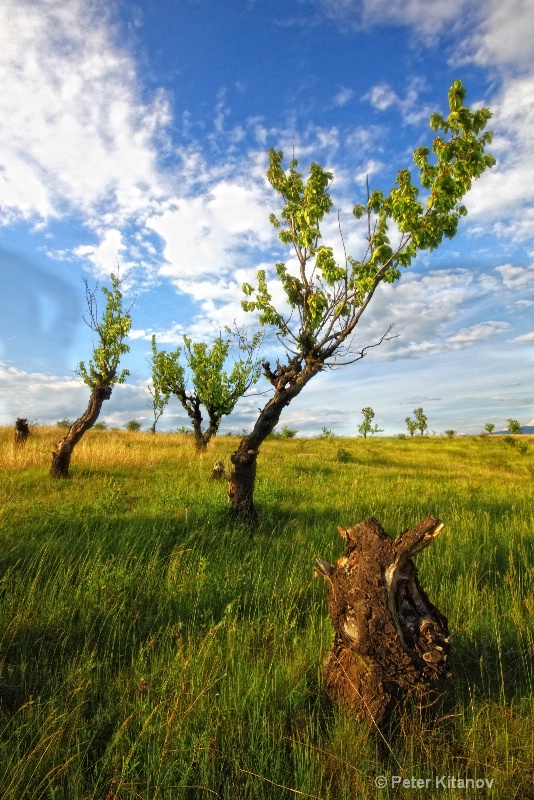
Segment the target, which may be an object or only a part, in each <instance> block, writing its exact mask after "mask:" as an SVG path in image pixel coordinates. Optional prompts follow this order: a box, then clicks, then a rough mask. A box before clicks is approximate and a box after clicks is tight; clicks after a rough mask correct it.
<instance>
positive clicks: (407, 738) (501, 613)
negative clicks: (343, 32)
mask: <svg viewBox="0 0 534 800" xmlns="http://www.w3.org/2000/svg"><path fill="white" fill-rule="evenodd" d="M60 436H61V431H59V430H58V429H36V430H35V431H34V432H33V434H32V436H31V437H30V439H29V440H28V443H27V446H26V448H24V449H23V450H20V451H15V450H14V449H13V446H12V432H11V431H10V430H5V429H4V430H2V431H0V457H1V459H2V465H3V467H2V471H1V483H0V520H1V528H0V676H1V677H0V745H1V746H0V799H1V800H30V798H31V799H32V800H33V799H34V798H47V799H48V798H50V799H51V800H58V799H59V798H61V800H77V798H80V800H82V799H83V800H89V798H92V799H94V800H101V799H102V800H103V799H104V798H106V799H111V798H120V800H124V799H125V798H132V799H133V798H143V799H146V800H156V799H157V800H162V799H165V800H167V799H168V800H171V798H172V800H174V798H184V797H185V798H209V797H221V798H232V800H233V799H234V798H238V799H240V798H283V797H297V796H299V795H297V794H295V792H300V793H302V794H301V795H300V796H302V795H304V796H306V795H308V796H314V797H320V798H322V799H324V798H331V799H332V800H334V798H335V799H336V800H337V798H340V799H341V800H354V798H360V797H361V798H374V797H377V789H376V788H375V784H374V779H375V777H376V776H377V775H391V774H394V775H403V776H408V777H410V776H412V775H415V776H417V777H422V778H426V777H428V776H434V775H451V776H464V777H473V778H478V777H483V778H488V779H493V781H494V782H493V786H492V788H491V790H489V791H487V792H486V793H485V794H486V796H489V797H492V798H508V797H514V798H519V799H521V798H524V799H525V800H526V799H527V798H529V797H531V792H532V779H533V774H532V762H533V730H534V725H533V715H532V699H533V685H534V675H533V663H534V661H533V657H534V623H533V618H534V617H533V611H534V607H533V597H534V591H533V590H534V585H533V584H534V536H533V525H532V521H533V515H532V501H533V494H534V492H533V487H534V479H533V478H534V460H533V455H532V452H531V451H532V449H533V448H532V446H531V448H530V449H529V450H528V451H527V453H525V454H521V453H520V452H519V451H518V450H516V449H514V448H512V447H510V446H508V445H507V444H506V443H505V442H504V441H503V440H502V438H501V437H489V436H487V437H478V438H467V437H462V438H456V439H452V440H449V439H445V438H431V437H428V438H420V439H406V440H399V439H372V440H369V439H368V440H363V439H358V440H351V439H333V440H319V439H315V440H299V439H295V440H287V441H281V442H280V441H276V440H274V441H267V442H266V443H265V445H264V447H263V448H262V452H261V455H260V459H259V467H258V481H257V490H256V502H257V506H258V510H259V513H260V518H261V526H260V527H259V529H258V530H256V531H251V530H250V529H248V528H246V527H240V526H236V525H231V524H230V523H229V521H228V519H227V514H226V511H227V506H226V491H227V487H226V484H225V482H224V481H223V482H218V481H212V480H210V478H209V476H210V472H211V468H212V466H213V462H214V461H215V460H216V459H217V458H223V459H224V461H225V463H226V464H227V466H228V465H229V455H230V454H231V452H232V451H233V449H235V446H236V440H235V439H232V438H230V437H221V438H219V439H217V440H216V441H215V442H213V445H212V446H211V447H210V449H209V450H208V453H207V454H206V455H204V456H200V457H199V456H197V455H196V454H195V452H194V450H193V448H192V443H191V440H190V439H189V438H188V437H185V436H178V435H171V434H156V435H155V436H152V435H150V434H148V433H127V432H121V431H117V432H115V431H98V432H97V431H92V432H90V433H88V434H87V435H86V436H85V437H84V439H83V440H82V441H81V443H80V444H79V445H78V447H77V448H76V450H75V452H74V456H73V459H72V464H71V475H70V477H69V478H68V479H67V480H59V481H58V480H53V479H51V478H49V476H48V467H49V464H50V458H51V451H52V447H53V445H54V443H55V442H56V441H57V440H58V438H60ZM524 440H525V441H529V439H528V437H524ZM429 513H433V514H436V515H437V516H439V517H440V518H441V519H443V520H444V521H445V523H446V526H447V527H446V529H445V531H444V532H443V534H442V535H441V536H440V537H439V538H438V539H437V540H436V542H435V543H434V544H433V545H432V547H431V548H429V550H428V551H425V552H424V553H423V554H422V555H421V556H420V557H419V558H418V560H417V561H418V566H419V569H420V575H421V582H422V585H423V587H424V588H425V590H426V591H427V592H428V594H429V596H430V599H431V600H432V601H433V602H434V603H435V604H436V605H437V606H438V607H439V608H440V610H441V611H442V612H444V613H445V614H446V615H447V616H448V618H449V622H450V627H451V630H452V631H453V634H454V637H455V642H454V661H453V667H452V670H453V675H452V680H451V687H450V692H449V696H448V698H447V699H446V701H444V702H443V706H442V707H440V709H439V713H438V721H437V722H436V720H434V721H433V722H432V721H430V720H425V719H421V718H420V717H419V715H418V713H417V711H416V710H414V711H410V712H408V713H407V714H406V715H405V717H404V718H402V719H401V720H397V721H396V722H395V723H393V724H392V726H390V728H388V729H387V730H384V731H381V732H379V731H377V729H376V728H375V727H374V726H373V725H372V724H371V723H370V724H369V725H364V726H355V724H354V723H353V722H352V721H351V720H349V719H346V718H344V717H343V716H340V715H338V714H337V712H335V711H334V710H332V709H331V708H330V707H329V705H328V704H327V703H326V702H325V699H324V697H323V696H322V694H321V663H322V660H323V658H324V656H325V654H326V652H327V650H328V648H329V647H330V643H331V637H332V630H331V626H330V622H329V620H328V616H327V613H326V606H325V602H324V598H325V587H324V585H323V584H322V582H321V581H318V580H315V579H314V578H313V564H314V559H315V558H316V557H318V556H320V557H322V558H326V559H329V560H331V561H335V559H336V558H337V557H338V556H339V555H340V552H341V549H342V542H341V540H340V538H339V536H338V534H337V532H336V526H337V525H345V526H348V525H352V524H355V523H356V522H359V521H361V520H363V519H365V518H366V517H368V516H370V515H371V514H374V515H375V516H376V517H377V518H378V519H379V520H380V521H381V522H382V524H383V525H384V527H385V528H386V529H387V530H388V531H389V532H390V533H392V534H396V533H398V532H399V531H400V530H401V529H403V528H405V527H408V526H410V525H412V524H413V523H414V522H417V521H418V520H419V519H420V518H422V517H424V516H426V515H427V514H429ZM282 787H286V788H282ZM379 796H380V797H384V798H386V797H393V796H395V797H396V798H399V797H400V798H403V797H406V798H418V797H420V798H424V800H427V799H428V798H433V797H436V798H438V797H439V798H453V797H459V796H461V797H466V796H469V795H468V793H467V792H459V791H458V790H456V791H455V790H452V789H450V790H449V789H445V790H444V789H435V790H433V791H431V792H428V791H423V792H421V791H419V790H414V789H410V790H405V789H403V788H402V787H401V788H400V789H399V788H397V789H396V790H392V789H391V788H388V789H384V790H381V791H380V793H379Z"/></svg>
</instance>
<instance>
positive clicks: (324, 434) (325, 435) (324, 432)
mask: <svg viewBox="0 0 534 800" xmlns="http://www.w3.org/2000/svg"><path fill="white" fill-rule="evenodd" d="M334 438H335V433H334V431H331V430H330V429H329V428H327V427H326V426H325V425H323V427H322V428H321V433H320V434H319V439H334Z"/></svg>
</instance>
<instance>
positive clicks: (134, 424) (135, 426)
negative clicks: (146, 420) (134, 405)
mask: <svg viewBox="0 0 534 800" xmlns="http://www.w3.org/2000/svg"><path fill="white" fill-rule="evenodd" d="M124 427H125V428H126V430H127V431H130V432H131V433H137V432H138V431H140V430H141V428H142V427H143V426H142V425H141V423H140V422H138V421H137V420H136V419H131V420H130V421H129V422H127V423H126V425H125V426H124Z"/></svg>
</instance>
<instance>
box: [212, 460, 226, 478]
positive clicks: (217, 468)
mask: <svg viewBox="0 0 534 800" xmlns="http://www.w3.org/2000/svg"><path fill="white" fill-rule="evenodd" d="M225 475H226V471H225V468H224V461H221V459H217V461H216V462H215V464H214V465H213V469H212V470H211V475H210V478H212V479H213V480H221V479H222V478H224V477H225Z"/></svg>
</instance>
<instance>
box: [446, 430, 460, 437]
mask: <svg viewBox="0 0 534 800" xmlns="http://www.w3.org/2000/svg"><path fill="white" fill-rule="evenodd" d="M444 433H445V436H447V437H448V438H449V439H454V437H455V436H456V434H457V433H458V431H453V430H452V428H449V430H448V431H445V432H444Z"/></svg>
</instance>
